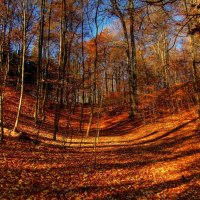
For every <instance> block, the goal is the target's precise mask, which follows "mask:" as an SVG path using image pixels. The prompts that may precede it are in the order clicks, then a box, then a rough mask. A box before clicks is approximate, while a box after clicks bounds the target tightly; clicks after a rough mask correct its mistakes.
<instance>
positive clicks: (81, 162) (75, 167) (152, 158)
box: [0, 91, 200, 200]
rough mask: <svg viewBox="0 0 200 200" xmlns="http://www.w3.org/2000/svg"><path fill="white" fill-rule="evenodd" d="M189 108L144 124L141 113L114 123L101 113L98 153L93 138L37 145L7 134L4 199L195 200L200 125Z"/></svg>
mask: <svg viewBox="0 0 200 200" xmlns="http://www.w3.org/2000/svg"><path fill="white" fill-rule="evenodd" d="M165 92H166V91H165ZM181 93H182V92H181ZM173 94H175V93H173ZM182 94H183V93H182ZM12 95H13V94H12ZM182 97H183V98H185V97H184V96H182ZM165 100H166V101H167V98H165ZM9 101H12V98H11V99H10V100H9ZM151 102H152V101H151ZM185 106H186V107H185ZM185 106H183V107H182V108H180V110H179V111H178V110H177V112H173V113H171V114H169V113H168V114H167V113H165V114H163V115H162V117H156V118H153V119H151V117H149V118H146V122H145V123H144V121H141V120H139V119H140V118H139V117H140V116H141V115H139V114H141V113H139V114H138V115H139V117H138V122H137V123H136V122H133V121H131V120H130V119H128V114H127V113H126V112H122V113H118V115H117V116H113V121H112V119H111V118H112V117H111V116H109V115H107V116H105V115H104V116H103V118H102V129H101V131H100V138H99V140H98V143H97V146H96V149H95V148H94V141H95V138H94V137H89V138H85V137H84V138H83V139H81V138H80V137H75V136H73V137H72V138H68V139H67V138H66V137H63V135H62V134H60V135H59V137H58V141H56V142H53V141H52V140H51V131H50V129H48V130H46V132H43V130H41V133H40V139H41V141H42V142H41V143H40V144H39V145H34V144H31V143H27V142H22V141H18V140H17V139H16V138H12V137H9V136H7V137H6V142H5V143H4V144H1V146H0V155H2V156H1V157H0V177H1V178H0V198H1V199H181V200H182V199H196V200H197V199H199V198H200V129H199V121H198V119H197V118H196V114H195V107H194V106H191V107H190V109H189V108H188V105H186V104H185ZM8 114H9V113H8ZM159 116H160V115H159ZM24 119H26V117H24ZM109 122H110V123H109ZM23 127H25V126H23ZM26 127H27V128H28V127H29V124H28V123H27V125H26ZM30 129H31V131H32V128H30ZM31 131H30V132H31ZM8 135H9V131H8Z"/></svg>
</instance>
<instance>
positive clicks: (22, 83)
mask: <svg viewBox="0 0 200 200" xmlns="http://www.w3.org/2000/svg"><path fill="white" fill-rule="evenodd" d="M26 12H27V0H23V52H22V74H21V94H20V100H19V106H18V111H17V117H16V121H15V125H14V128H13V131H15V130H16V129H17V126H18V122H19V116H20V112H21V107H22V99H23V93H24V65H25V56H26V31H27V30H26V29H27V27H26V14H27V13H26Z"/></svg>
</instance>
